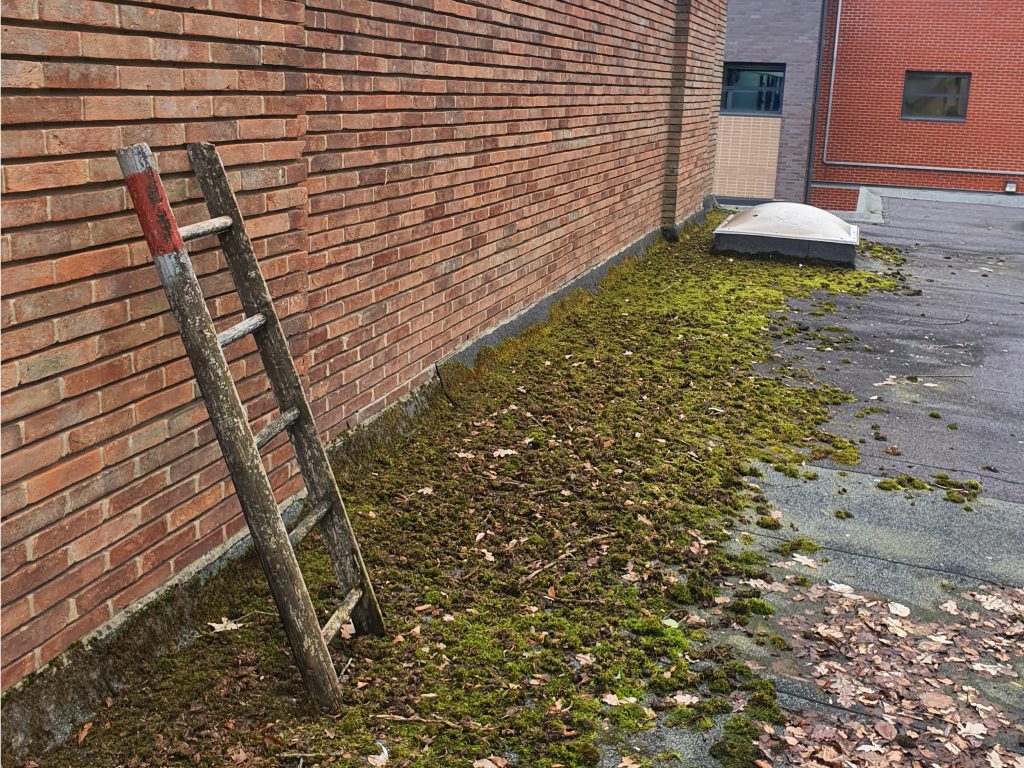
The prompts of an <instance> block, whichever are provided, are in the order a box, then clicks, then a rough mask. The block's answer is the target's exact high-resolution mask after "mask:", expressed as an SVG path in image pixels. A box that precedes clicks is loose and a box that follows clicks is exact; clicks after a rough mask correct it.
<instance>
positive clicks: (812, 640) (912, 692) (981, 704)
mask: <svg viewBox="0 0 1024 768" xmlns="http://www.w3.org/2000/svg"><path fill="white" fill-rule="evenodd" d="M802 594H803V596H804V597H805V598H806V600H807V601H808V602H809V603H814V604H816V607H815V608H811V609H809V610H805V611H803V612H802V613H798V614H795V615H791V616H787V617H783V618H780V619H779V622H778V623H779V624H780V625H781V626H782V627H784V628H785V629H786V630H788V632H789V634H790V635H791V644H792V646H793V648H794V650H795V652H796V653H797V655H798V656H799V657H801V658H802V659H804V660H806V662H807V664H808V666H809V668H810V673H811V675H812V676H813V677H814V681H815V682H816V683H817V685H818V686H819V687H820V688H821V689H822V691H823V692H824V693H825V695H826V697H827V698H828V699H829V700H830V701H831V703H833V704H834V705H836V706H837V707H839V708H842V709H846V710H848V712H849V714H848V715H846V716H844V717H842V718H839V717H834V716H829V715H826V714H823V713H820V712H817V711H811V712H807V713H805V714H804V715H802V716H801V717H800V718H799V719H797V720H795V721H793V722H791V724H790V725H788V726H787V727H786V729H785V733H784V736H783V740H782V742H781V743H776V744H774V745H772V744H770V743H769V742H770V739H769V737H768V736H767V735H766V736H765V738H764V739H763V740H762V742H763V743H762V744H761V747H762V748H763V749H764V750H765V752H766V753H768V754H772V753H773V752H774V753H775V755H776V759H777V763H783V762H784V763H785V764H787V765H793V766H807V767H808V768H826V767H828V766H843V768H859V767H860V766H897V765H898V766H906V767H908V768H932V767H933V766H956V767H957V768H972V767H973V766H979V767H984V768H1002V767H1003V766H1005V767H1006V768H1024V754H1022V750H1021V744H1022V742H1021V740H1022V738H1024V730H1022V725H1021V724H1020V722H1019V714H1018V716H1017V717H1015V716H1014V715H1012V714H1006V713H1004V712H1002V711H1000V710H999V709H998V708H997V707H996V706H994V705H993V704H991V703H990V702H989V701H988V700H987V697H986V696H985V694H984V693H983V692H982V691H981V690H979V688H978V687H977V686H978V685H982V686H985V687H987V686H988V685H989V684H991V685H997V686H1004V687H1007V686H1010V685H1017V686H1019V680H1018V672H1017V670H1016V669H1015V666H1014V665H1016V666H1018V667H1019V666H1020V663H1021V659H1022V658H1024V590H1021V589H1010V588H999V587H990V586H983V587H981V588H980V589H979V590H978V591H976V592H965V593H963V595H961V596H960V599H958V600H950V601H948V602H946V603H944V604H943V605H942V606H940V608H941V611H942V614H940V617H939V619H937V620H931V621H928V620H921V621H917V620H915V619H914V618H913V617H912V616H911V613H912V612H911V610H910V609H909V608H907V607H906V606H903V605H901V604H899V603H891V602H886V601H884V600H875V599H872V598H870V597H867V596H864V595H859V594H856V593H855V592H854V591H853V589H852V588H850V587H848V586H847V585H844V584H834V583H833V584H831V585H824V584H815V585H814V586H812V587H810V588H808V589H806V590H803V593H802ZM822 614H824V615H825V618H824V619H823V617H822ZM944 617H948V619H945V618H944ZM780 749H781V750H782V751H785V753H786V754H785V756H784V757H782V756H780V755H779V754H778V753H779V751H780Z"/></svg>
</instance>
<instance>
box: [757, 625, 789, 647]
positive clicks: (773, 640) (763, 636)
mask: <svg viewBox="0 0 1024 768" xmlns="http://www.w3.org/2000/svg"><path fill="white" fill-rule="evenodd" d="M754 642H755V643H757V644H758V645H769V646H771V647H772V648H774V649H776V650H778V651H784V650H786V649H788V648H789V642H788V641H787V640H786V638H784V637H783V636H782V635H780V634H778V633H776V632H769V631H768V630H763V629H762V630H758V631H757V632H756V633H754Z"/></svg>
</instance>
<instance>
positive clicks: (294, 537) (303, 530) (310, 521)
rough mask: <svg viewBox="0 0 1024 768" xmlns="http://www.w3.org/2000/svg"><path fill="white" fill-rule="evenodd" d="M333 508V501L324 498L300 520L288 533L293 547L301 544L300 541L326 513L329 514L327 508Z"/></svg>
mask: <svg viewBox="0 0 1024 768" xmlns="http://www.w3.org/2000/svg"><path fill="white" fill-rule="evenodd" d="M330 508H331V502H329V501H328V500H327V499H324V500H323V501H321V502H320V503H319V504H317V505H316V506H315V507H313V509H311V510H310V511H309V514H308V515H306V516H305V517H304V518H302V520H301V521H300V522H299V524H298V525H296V526H295V528H294V529H293V530H292V532H291V533H289V534H288V541H290V542H291V543H292V546H293V547H297V546H299V542H300V541H302V540H303V539H304V538H306V536H307V534H308V533H309V532H310V531H312V530H313V526H314V525H316V524H317V523H319V522H320V520H321V519H322V518H323V516H324V515H326V514H327V510H328V509H330Z"/></svg>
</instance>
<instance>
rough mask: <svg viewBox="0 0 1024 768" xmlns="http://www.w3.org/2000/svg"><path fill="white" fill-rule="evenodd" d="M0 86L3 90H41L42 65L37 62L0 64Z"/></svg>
mask: <svg viewBox="0 0 1024 768" xmlns="http://www.w3.org/2000/svg"><path fill="white" fill-rule="evenodd" d="M0 72H2V75H0V85H2V87H4V88H42V87H43V65H42V63H41V62H38V61H11V60H9V59H8V60H5V61H3V62H0Z"/></svg>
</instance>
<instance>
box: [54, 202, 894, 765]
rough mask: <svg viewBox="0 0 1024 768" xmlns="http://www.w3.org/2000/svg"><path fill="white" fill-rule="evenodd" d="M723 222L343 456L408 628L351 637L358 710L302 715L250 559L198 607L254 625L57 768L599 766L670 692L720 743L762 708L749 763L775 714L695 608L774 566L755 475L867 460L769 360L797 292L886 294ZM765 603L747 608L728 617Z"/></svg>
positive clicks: (504, 351)
mask: <svg viewBox="0 0 1024 768" xmlns="http://www.w3.org/2000/svg"><path fill="white" fill-rule="evenodd" d="M715 223H716V217H715V216H712V217H710V221H709V223H708V224H707V225H706V226H703V227H700V228H695V229H692V230H690V231H688V232H686V233H684V234H683V235H682V236H681V238H680V240H679V241H678V242H677V243H673V244H668V243H664V242H662V243H658V244H656V245H655V246H653V247H652V248H651V249H650V251H649V252H648V253H647V255H646V256H645V257H644V258H641V259H636V260H631V261H628V262H626V263H624V264H622V265H621V266H619V267H617V268H616V269H615V270H613V271H612V272H611V273H610V274H609V276H608V277H607V279H606V280H605V281H604V283H603V284H602V286H601V289H600V290H599V292H598V293H597V294H596V295H595V294H589V293H579V294H575V295H573V296H571V297H569V298H568V299H566V300H564V301H562V302H561V303H560V304H559V305H558V306H557V307H556V308H555V309H554V310H553V311H552V318H551V321H550V322H548V323H546V324H543V325H540V326H537V327H535V328H533V329H531V330H530V331H529V332H527V333H526V334H525V335H523V336H522V337H521V338H519V339H514V340H510V341H507V342H505V343H504V344H503V345H502V346H501V347H500V348H498V349H485V350H484V352H483V353H481V355H480V357H479V359H478V362H477V365H476V366H475V368H474V369H472V370H470V369H467V368H464V367H455V368H448V369H445V370H443V371H442V378H443V380H444V383H445V387H444V392H443V393H442V392H441V391H440V390H439V389H437V390H435V391H434V394H433V395H432V396H431V397H430V400H429V402H427V403H425V404H424V406H425V407H423V408H421V409H420V410H419V412H418V414H417V415H415V416H414V417H412V418H411V419H408V420H407V422H404V427H403V429H402V430H401V431H400V432H399V434H397V435H396V436H395V437H394V438H393V439H391V440H389V441H386V442H376V443H375V442H367V443H366V444H365V446H364V447H365V450H361V451H358V452H354V454H353V455H350V456H349V457H348V458H347V459H345V460H344V461H339V462H338V464H337V471H338V478H339V481H340V483H341V486H342V491H343V495H344V496H345V497H346V499H347V500H348V501H349V510H350V514H351V516H352V518H353V524H354V526H355V528H356V530H357V533H358V536H359V538H360V541H361V544H362V547H363V552H364V556H365V558H366V560H367V563H368V565H369V568H370V571H371V574H372V576H373V578H374V580H375V582H376V585H377V591H378V595H379V597H380V598H381V602H382V607H383V609H384V612H385V616H386V619H387V622H388V626H389V634H388V636H387V637H383V638H374V637H363V638H351V639H348V640H340V641H336V642H335V644H334V646H333V648H334V650H335V652H336V654H337V662H338V667H339V669H343V670H344V673H345V690H346V700H347V701H346V703H347V707H346V710H345V712H344V713H343V714H342V715H341V716H339V717H336V718H332V717H325V716H322V715H320V714H319V713H317V712H315V711H314V710H313V709H312V707H311V706H310V705H309V703H308V702H307V700H306V698H305V696H304V694H303V690H302V688H301V685H300V682H299V679H298V675H297V673H296V672H295V670H294V668H293V667H292V664H291V660H290V658H289V654H288V650H287V644H286V642H285V639H284V636H283V633H282V632H281V630H280V627H279V622H278V619H277V617H276V615H275V614H274V609H273V605H272V603H271V602H270V599H269V593H268V590H267V589H266V587H265V585H264V583H263V580H262V576H261V574H260V572H259V570H258V568H256V567H255V564H254V563H253V562H251V561H246V562H243V563H241V564H239V565H238V566H237V567H236V568H232V569H231V570H230V571H229V572H227V573H225V574H223V575H222V576H220V577H217V578H216V579H214V580H213V581H212V582H211V583H209V584H208V585H206V587H205V588H204V593H203V600H204V601H205V607H206V610H205V614H206V615H205V616H204V617H203V620H204V621H215V620H219V619H220V617H222V616H229V617H232V618H235V619H237V620H239V621H240V623H241V624H242V625H243V626H242V628H241V629H238V630H236V631H231V632H222V633H213V632H209V633H206V634H204V635H202V636H201V637H200V638H199V639H198V640H196V641H195V642H193V643H191V644H189V645H187V646H185V645H183V646H181V647H179V648H172V649H170V650H169V651H168V652H167V653H165V654H164V655H162V656H160V657H159V658H154V659H151V660H148V661H146V662H137V663H134V664H133V665H132V669H131V670H129V672H128V680H129V684H128V685H127V686H126V688H125V689H124V690H123V691H122V692H121V693H120V694H119V695H117V696H115V697H112V698H111V700H110V702H109V706H105V705H104V706H101V711H100V713H99V715H98V716H97V717H96V718H94V724H93V727H92V728H91V729H90V730H89V731H88V733H87V734H86V735H85V736H84V738H83V739H82V741H81V743H80V744H79V743H77V740H72V741H71V742H69V743H68V744H67V745H66V746H65V747H63V748H62V749H60V750H59V751H58V752H56V753H53V754H50V755H46V756H45V763H44V764H53V765H62V766H104V765H119V764H128V763H131V762H132V761H135V764H137V765H141V764H150V765H177V764H180V765H200V766H202V765H223V764H225V763H226V764H232V762H238V761H239V760H241V761H242V762H241V763H240V764H243V765H244V764H261V763H262V764H266V765H280V764H292V763H288V762H285V761H287V760H292V761H293V762H295V761H297V760H298V759H299V756H303V757H302V759H304V760H305V764H306V765H312V764H314V763H316V762H318V761H319V762H320V763H321V764H333V765H365V764H366V758H365V756H367V755H377V754H379V753H380V752H381V746H380V745H383V746H384V747H386V749H387V750H388V752H389V755H390V763H389V764H390V765H402V766H468V765H470V764H471V763H472V761H473V760H476V759H479V758H483V757H487V756H489V755H498V756H502V757H505V758H507V759H509V760H512V761H513V762H514V764H516V765H518V766H551V765H555V764H561V765H564V766H569V767H574V766H591V765H595V764H596V762H597V761H598V759H599V756H600V754H601V751H602V750H605V751H607V750H615V749H616V745H617V744H618V739H619V738H620V737H621V736H623V735H626V734H628V733H630V732H634V731H636V730H639V729H646V728H652V727H655V725H656V723H657V722H658V717H657V716H656V715H655V714H654V711H653V710H652V709H650V708H649V704H650V703H651V702H652V701H653V700H654V697H658V696H665V695H668V694H671V693H674V692H677V691H692V692H694V693H695V694H696V695H697V696H699V698H700V700H701V702H705V703H703V704H702V705H701V706H700V707H694V708H692V709H693V710H694V711H693V712H690V713H688V712H681V713H680V714H679V715H677V716H676V717H677V719H678V720H679V721H680V722H682V723H684V724H687V725H689V726H691V727H701V726H702V725H703V726H706V725H707V724H708V722H709V720H710V718H712V717H713V716H714V715H715V714H720V713H719V711H718V709H716V706H715V704H714V702H715V701H716V699H715V698H714V697H716V696H718V697H724V700H725V701H726V702H728V696H729V694H730V692H733V691H743V692H744V696H745V698H746V700H747V702H748V704H747V710H746V711H745V712H744V713H743V714H742V715H739V716H737V717H735V718H733V719H731V720H729V722H728V723H727V725H726V729H725V737H724V739H723V742H722V744H723V746H721V747H720V748H718V749H717V752H718V753H719V754H720V756H721V758H722V760H723V762H724V763H725V764H726V765H730V766H745V765H749V764H750V759H751V755H750V750H748V749H747V748H746V747H745V745H744V741H745V740H746V741H748V740H749V739H748V737H749V735H750V734H751V733H753V732H754V730H755V729H759V728H760V725H758V723H759V722H767V723H776V722H779V720H780V715H779V713H778V709H777V707H775V704H774V696H773V693H772V691H771V688H770V685H766V684H764V683H763V681H759V680H757V679H756V678H755V677H754V675H753V674H752V673H751V672H750V669H749V668H748V667H747V666H746V665H744V664H743V663H742V662H740V661H738V660H736V659H735V658H734V655H733V654H732V653H731V652H730V651H729V650H728V649H723V648H718V647H715V646H714V645H712V644H710V643H709V642H708V640H707V637H706V635H705V633H704V629H703V628H702V625H704V624H705V623H706V621H707V619H705V618H701V617H698V616H697V612H698V608H697V607H696V606H708V605H711V604H713V602H714V598H715V596H716V594H717V584H718V583H719V582H720V581H722V580H723V579H726V578H730V577H732V578H735V577H737V576H739V577H751V576H755V575H763V574H764V566H765V562H766V561H765V560H764V559H763V558H761V557H758V556H755V555H753V554H751V553H749V552H748V553H746V554H745V555H730V554H728V553H727V552H726V551H725V550H724V548H723V547H722V546H721V545H720V542H721V541H723V540H725V539H726V538H728V532H727V529H728V528H729V527H730V526H731V525H732V524H733V522H734V521H735V520H736V519H737V518H738V517H739V516H741V515H743V514H744V510H745V509H746V510H749V509H750V508H751V506H753V507H754V508H755V511H756V515H755V516H757V515H769V514H770V509H769V508H768V506H767V502H766V501H764V500H763V499H760V500H759V499H758V498H756V497H755V498H754V499H751V498H750V494H749V486H748V485H747V484H746V483H745V482H744V476H745V475H746V474H749V473H750V467H751V462H752V461H754V460H758V459H762V460H767V461H768V462H770V463H771V464H773V465H774V466H775V467H777V468H778V469H780V470H782V471H785V472H786V473H787V474H792V475H793V476H796V477H799V476H801V474H802V473H803V472H804V470H803V468H802V463H803V461H804V459H805V457H806V456H808V455H809V453H810V451H815V452H816V453H817V454H818V455H821V454H822V453H823V454H824V455H829V456H832V455H833V454H837V453H838V454H842V456H841V458H842V459H843V460H846V461H856V455H855V452H856V449H855V447H853V446H852V445H851V444H848V443H846V442H845V441H837V440H836V439H835V438H833V436H831V435H828V434H826V433H824V432H822V431H821V430H820V426H819V425H820V424H821V423H822V422H823V421H824V420H825V419H826V418H827V416H828V405H829V404H834V403H837V402H841V401H842V400H844V399H845V396H844V395H843V393H842V392H840V391H838V390H835V389H831V388H816V387H813V386H808V382H807V381H806V376H803V375H799V374H798V372H793V371H790V372H788V373H789V374H790V376H778V375H765V374H763V373H758V372H757V371H756V370H755V364H756V363H758V362H761V361H765V360H767V359H768V358H769V357H770V354H771V350H772V345H773V343H774V339H775V338H776V337H778V336H780V335H783V336H785V335H790V325H791V324H790V323H789V321H788V320H787V319H786V318H785V316H784V315H780V314H779V313H780V311H782V310H784V309H785V305H786V301H787V299H788V298H789V297H792V296H797V295H800V296H807V295H810V294H811V293H812V292H816V291H824V292H829V291H833V292H839V291H850V292H858V293H860V292H865V291H869V290H874V289H879V288H887V287H890V286H891V284H890V282H889V281H888V280H887V279H886V278H884V277H880V276H878V275H875V274H869V273H859V272H852V271H847V270H839V269H829V268H824V267H806V266H805V267H799V266H795V265H787V264H780V263H775V262H770V261H762V260H757V259H726V258H722V257H716V256H712V255H711V254H710V241H711V236H710V232H711V229H712V228H713V227H714V225H715ZM851 449H852V450H851ZM300 557H301V560H302V563H303V566H304V568H305V572H306V574H307V579H308V581H309V584H310V588H311V592H312V594H313V597H314V601H315V602H316V603H317V605H318V608H319V609H320V611H321V612H322V615H324V616H326V615H327V613H328V612H329V610H330V608H331V606H332V603H333V601H334V600H335V599H336V597H337V588H336V585H335V584H334V583H333V580H332V577H331V569H330V567H329V563H328V562H327V560H326V557H325V555H324V553H323V551H322V549H321V547H320V546H319V543H318V542H317V541H316V539H315V537H313V538H311V540H309V541H307V542H306V543H305V545H304V546H303V547H302V551H301V553H300ZM769 610H770V606H768V604H767V603H763V602H762V601H761V600H759V599H758V597H757V595H756V594H751V595H748V596H746V597H745V598H743V601H742V602H741V603H739V604H738V605H737V607H736V609H734V610H733V611H724V612H716V611H711V612H710V613H709V614H707V615H708V616H709V618H710V621H711V622H712V623H713V622H716V621H725V622H731V621H732V620H734V619H735V618H737V617H741V616H749V615H751V614H763V613H766V612H768V611H769ZM701 613H703V611H701ZM719 613H720V614H721V616H720V617H719V615H718V614H719ZM289 755H291V756H294V757H288V756H289ZM651 757H654V756H651ZM246 761H247V762H246ZM328 761H333V762H328ZM744 761H746V762H744ZM296 764H297V763H296Z"/></svg>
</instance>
